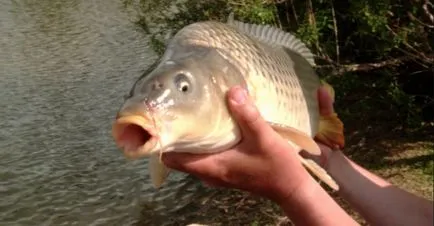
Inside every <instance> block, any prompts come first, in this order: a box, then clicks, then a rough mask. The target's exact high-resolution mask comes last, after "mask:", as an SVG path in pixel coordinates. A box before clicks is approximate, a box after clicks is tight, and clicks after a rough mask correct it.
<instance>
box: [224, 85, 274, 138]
mask: <svg viewBox="0 0 434 226" xmlns="http://www.w3.org/2000/svg"><path fill="white" fill-rule="evenodd" d="M228 99H229V101H228V102H229V108H230V110H231V112H232V115H233V116H234V118H235V119H236V121H237V123H238V124H239V126H240V128H241V131H242V133H243V136H244V137H252V138H253V139H255V137H262V136H264V135H265V136H266V135H267V134H268V135H269V134H270V132H271V131H272V129H271V127H270V126H269V125H268V124H267V122H266V121H265V120H264V119H263V118H262V116H261V115H260V113H259V111H258V109H257V108H256V106H255V105H254V103H253V101H252V100H251V99H250V98H249V97H248V94H247V91H246V90H245V89H243V88H241V87H239V86H235V87H233V88H231V89H230V90H229V92H228Z"/></svg>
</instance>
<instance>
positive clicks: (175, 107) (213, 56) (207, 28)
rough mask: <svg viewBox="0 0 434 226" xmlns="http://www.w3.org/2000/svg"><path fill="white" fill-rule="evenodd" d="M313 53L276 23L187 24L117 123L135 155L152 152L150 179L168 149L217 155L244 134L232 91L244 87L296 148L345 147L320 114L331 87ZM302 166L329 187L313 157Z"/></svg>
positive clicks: (336, 124)
mask: <svg viewBox="0 0 434 226" xmlns="http://www.w3.org/2000/svg"><path fill="white" fill-rule="evenodd" d="M314 66H315V61H314V55H313V54H312V53H311V51H310V50H309V49H308V48H307V47H306V45H305V44H303V43H302V42H301V41H300V40H299V39H297V38H296V37H295V36H293V35H292V34H290V33H287V32H284V31H282V30H280V29H278V28H275V27H272V26H268V25H266V26H262V25H255V24H247V23H243V22H240V21H237V20H234V19H233V16H232V15H231V16H230V17H229V20H228V22H227V23H221V22H216V21H204V22H197V23H193V24H190V25H188V26H186V27H184V28H182V29H181V30H180V31H179V32H178V33H176V34H175V36H174V37H173V38H172V39H171V40H170V41H169V42H168V44H167V48H166V51H165V53H164V55H163V56H162V58H161V59H160V60H159V61H158V62H157V63H156V64H155V65H154V66H153V67H152V68H151V69H149V70H148V71H147V72H145V73H144V75H143V76H142V77H140V78H139V79H138V80H137V81H136V83H135V84H134V86H133V88H132V90H131V93H130V95H129V97H128V98H127V99H126V101H125V103H124V104H123V105H122V107H121V109H120V110H119V112H118V114H117V117H116V121H115V123H114V124H113V129H112V132H113V137H114V140H115V142H116V144H117V145H118V146H119V147H120V148H121V149H122V150H123V152H124V155H125V156H127V157H129V158H139V157H144V156H146V157H149V158H150V161H149V170H150V175H151V180H152V183H153V185H154V186H155V187H159V186H160V185H161V184H162V183H163V182H164V181H165V179H166V177H167V175H168V172H169V170H168V168H166V167H165V166H164V164H163V163H162V162H161V159H160V156H161V154H162V153H163V152H171V151H175V152H189V153H196V154H201V153H213V152H219V151H224V150H227V149H228V148H230V147H233V146H234V145H236V144H237V143H239V142H240V140H241V139H242V135H241V133H240V129H239V127H238V125H237V124H236V122H235V121H234V120H233V118H232V116H231V114H230V112H229V110H228V107H227V103H226V92H227V91H228V90H229V89H230V88H231V87H233V86H235V85H239V86H242V87H244V88H245V89H246V90H247V91H248V93H249V95H250V96H251V98H252V99H253V100H254V103H255V104H256V106H257V107H258V109H259V111H260V113H261V115H262V117H264V119H265V120H267V121H268V122H269V123H270V125H271V126H272V127H273V129H274V130H275V131H276V132H278V133H279V134H280V135H281V136H282V137H283V138H285V139H286V140H288V142H289V143H290V144H291V145H292V146H293V147H294V149H295V150H296V151H300V150H305V151H307V152H309V153H311V154H314V155H320V153H321V152H320V149H319V147H318V145H317V144H316V143H315V141H314V140H313V138H316V139H318V140H320V141H322V142H324V143H326V144H330V145H337V146H340V147H342V146H343V145H344V136H343V124H342V122H341V121H340V120H339V118H338V117H337V114H336V113H332V114H330V115H327V116H320V114H319V106H318V100H317V90H318V88H319V87H320V86H321V85H325V86H326V87H327V88H328V90H329V91H330V94H331V95H332V96H333V98H334V92H333V88H332V87H331V86H330V85H328V84H326V83H322V82H321V81H320V79H319V77H318V76H317V74H316V73H315V70H314V68H313V67H314ZM299 159H300V161H301V162H302V163H303V165H304V166H305V167H306V168H308V169H309V170H310V171H311V172H312V173H313V174H315V175H316V176H318V178H319V179H321V180H322V181H324V182H325V183H326V184H328V185H329V186H330V187H332V188H334V189H336V190H337V189H338V186H337V184H336V183H335V182H334V180H333V179H332V178H331V177H330V176H329V175H328V174H327V173H326V171H325V170H323V169H322V168H321V167H319V166H318V165H317V164H316V163H315V162H313V161H312V160H310V159H304V158H302V157H301V156H299Z"/></svg>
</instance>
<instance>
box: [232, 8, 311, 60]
mask: <svg viewBox="0 0 434 226" xmlns="http://www.w3.org/2000/svg"><path fill="white" fill-rule="evenodd" d="M227 24H229V25H231V26H233V27H234V28H235V29H237V30H238V31H240V32H243V33H244V34H246V35H249V36H251V37H254V38H256V39H258V40H260V41H262V42H265V43H267V44H270V45H280V46H283V47H285V48H287V49H290V50H292V51H294V52H296V53H298V54H300V55H301V56H303V57H304V58H305V59H306V60H307V61H308V62H309V63H310V64H311V65H312V66H315V56H314V55H313V54H312V52H311V51H310V50H309V48H307V46H306V45H305V44H304V43H303V42H302V41H301V40H300V39H298V38H296V37H295V36H294V35H292V34H291V33H288V32H284V31H282V30H280V29H279V28H276V27H272V26H270V25H257V24H248V23H243V22H241V21H237V20H235V19H234V14H233V12H232V13H231V14H229V17H228V21H227Z"/></svg>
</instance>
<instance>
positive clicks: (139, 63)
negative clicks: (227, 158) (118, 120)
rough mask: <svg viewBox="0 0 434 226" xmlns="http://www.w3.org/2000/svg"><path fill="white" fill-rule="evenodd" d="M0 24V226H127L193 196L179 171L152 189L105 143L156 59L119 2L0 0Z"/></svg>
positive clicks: (140, 166) (141, 169)
mask: <svg viewBox="0 0 434 226" xmlns="http://www.w3.org/2000/svg"><path fill="white" fill-rule="evenodd" d="M0 21H1V22H0V30H1V31H2V35H0V52H1V53H2V54H0V68H1V70H0V81H1V82H0V98H1V100H0V115H1V118H2V120H1V121H0V197H2V198H1V199H0V225H35V224H38V225H107V224H110V225H131V224H133V223H135V222H137V221H140V222H145V221H143V219H142V218H152V217H153V216H154V215H156V213H157V212H158V211H160V212H164V213H170V211H171V210H172V211H174V210H176V209H177V208H181V207H182V206H184V205H185V204H187V203H188V202H190V200H191V199H193V197H194V195H195V193H196V192H197V187H196V186H195V184H194V183H193V184H189V183H190V182H191V181H190V180H187V179H185V178H184V175H182V174H175V175H172V176H171V180H170V181H169V182H168V183H167V184H165V187H163V188H162V189H161V191H159V192H154V190H153V189H152V188H151V186H150V183H149V176H148V174H147V168H146V163H147V160H139V161H127V160H125V158H124V157H123V156H122V155H121V153H120V152H119V151H117V150H116V148H115V145H114V143H113V141H112V139H111V137H110V126H111V120H112V119H113V117H114V115H115V112H116V111H117V110H118V108H119V106H120V104H121V102H122V98H123V95H124V94H126V93H127V91H128V90H129V89H130V87H131V86H132V84H133V82H134V80H135V78H137V77H138V76H139V75H140V74H141V73H142V72H143V70H144V69H145V68H146V66H148V65H149V64H150V63H151V62H152V61H153V60H154V59H155V56H154V55H153V54H152V53H150V52H149V49H148V48H147V46H146V42H145V40H146V36H144V35H143V33H142V32H140V31H139V30H137V28H136V27H135V26H134V25H133V24H132V23H131V17H130V16H129V15H127V14H126V13H125V12H124V11H123V10H122V8H121V1H117V0H108V1H107V0H95V1H85V0H73V1H63V0H38V1H32V0H15V1H1V3H0ZM187 182H189V183H187ZM175 191H178V192H176V193H175ZM147 220H149V219H147Z"/></svg>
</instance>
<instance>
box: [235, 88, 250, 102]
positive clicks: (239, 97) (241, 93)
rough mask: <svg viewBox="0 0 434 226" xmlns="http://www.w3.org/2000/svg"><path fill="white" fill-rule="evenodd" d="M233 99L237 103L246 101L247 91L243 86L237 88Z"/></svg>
mask: <svg viewBox="0 0 434 226" xmlns="http://www.w3.org/2000/svg"><path fill="white" fill-rule="evenodd" d="M231 99H232V100H233V101H234V102H235V103H237V104H244V103H246V99H247V92H246V90H244V89H243V88H236V89H235V91H234V93H233V94H232V96H231Z"/></svg>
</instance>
